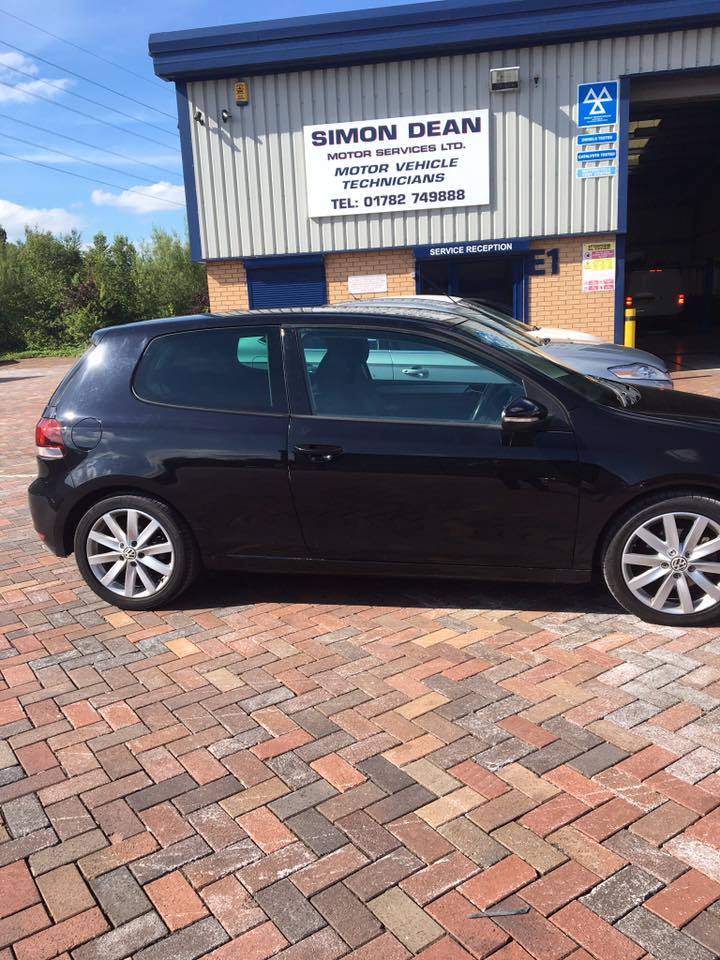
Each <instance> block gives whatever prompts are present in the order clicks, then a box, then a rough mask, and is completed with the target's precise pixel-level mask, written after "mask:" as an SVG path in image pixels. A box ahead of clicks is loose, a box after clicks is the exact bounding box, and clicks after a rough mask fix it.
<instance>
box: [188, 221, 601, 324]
mask: <svg viewBox="0 0 720 960" xmlns="http://www.w3.org/2000/svg"><path fill="white" fill-rule="evenodd" d="M610 239H612V236H611V235H610V236H605V235H603V236H597V237H595V236H593V237H586V238H585V242H595V241H602V240H610ZM582 246H583V238H581V237H566V238H557V239H549V240H536V241H533V242H532V243H531V247H532V248H533V249H535V250H550V249H552V248H553V247H557V248H558V250H559V251H560V272H559V273H558V274H556V275H555V276H552V275H551V274H550V261H549V259H548V261H547V273H546V275H545V276H544V277H531V278H530V280H529V285H530V320H531V322H532V323H535V324H538V325H540V326H542V325H549V326H554V327H565V328H568V329H575V330H584V331H586V332H588V333H595V334H597V335H598V336H600V337H602V338H603V339H604V340H610V341H612V340H613V338H614V327H615V294H614V293H583V292H582ZM377 273H385V274H387V278H388V289H387V293H386V294H382V293H379V294H374V293H369V294H362V295H358V299H362V300H372V299H375V298H377V297H382V296H389V297H402V296H412V295H414V293H415V260H414V257H413V252H412V250H408V249H403V250H378V251H373V252H369V253H331V254H327V255H326V257H325V275H326V278H327V296H328V303H339V302H341V301H343V300H350V299H352V298H351V296H350V294H349V293H348V277H349V276H354V275H362V274H377ZM207 274H208V293H209V296H210V309H211V310H213V311H216V312H217V313H227V312H231V311H233V310H247V309H248V306H249V302H248V288H247V275H246V273H245V268H244V266H243V264H242V261H240V260H220V261H215V262H211V263H208V265H207Z"/></svg>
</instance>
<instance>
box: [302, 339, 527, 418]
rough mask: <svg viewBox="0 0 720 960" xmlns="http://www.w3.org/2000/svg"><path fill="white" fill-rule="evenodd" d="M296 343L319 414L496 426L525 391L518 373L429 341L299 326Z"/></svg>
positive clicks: (315, 407) (312, 403)
mask: <svg viewBox="0 0 720 960" xmlns="http://www.w3.org/2000/svg"><path fill="white" fill-rule="evenodd" d="M300 343H301V349H302V355H303V360H304V364H305V374H306V378H307V383H308V388H309V393H310V400H311V408H312V411H313V413H316V414H318V415H321V416H345V417H361V418H364V419H392V420H422V421H426V422H428V421H445V422H461V423H479V424H484V425H486V426H489V425H494V426H499V424H500V417H501V414H502V410H503V408H504V407H505V405H506V404H507V403H508V402H509V401H510V400H511V399H513V398H515V397H518V396H523V395H524V389H523V386H522V383H521V382H520V380H519V379H518V378H515V377H513V376H512V375H510V374H508V373H506V372H505V371H502V370H500V369H499V368H497V367H495V366H492V365H490V364H487V363H485V362H484V361H481V360H477V359H473V358H472V357H471V356H468V355H466V354H464V353H462V352H461V351H459V350H456V349H454V348H452V347H447V346H445V345H444V344H443V343H442V342H440V341H437V340H434V339H431V338H426V337H415V336H411V335H405V334H396V333H389V332H387V331H382V330H368V331H364V330H363V331H359V330H353V329H350V328H346V329H342V328H336V329H329V330H328V329H323V330H322V331H319V330H306V331H300ZM378 344H380V345H387V346H388V347H389V349H387V350H382V349H379V347H378Z"/></svg>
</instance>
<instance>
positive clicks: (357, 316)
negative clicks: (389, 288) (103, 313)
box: [92, 300, 467, 343]
mask: <svg viewBox="0 0 720 960" xmlns="http://www.w3.org/2000/svg"><path fill="white" fill-rule="evenodd" d="M301 318H307V319H308V320H310V319H312V322H313V323H316V322H318V321H319V322H322V323H330V322H332V320H333V319H342V320H345V321H347V320H348V319H351V318H352V319H353V320H357V321H358V322H359V324H367V325H368V326H370V325H371V324H372V322H373V318H375V319H381V320H382V319H397V320H400V321H403V322H408V323H410V324H413V323H415V324H420V323H423V322H424V323H426V324H428V323H429V324H431V325H432V324H442V325H444V326H451V327H452V326H457V325H459V324H461V323H464V322H465V320H466V319H467V317H466V316H463V315H461V314H459V313H452V312H450V311H448V310H446V309H445V306H444V304H443V307H442V308H440V309H433V308H432V306H431V305H430V304H428V305H427V306H425V305H422V304H418V306H415V305H410V304H403V303H401V302H398V301H391V302H387V303H386V302H384V301H383V300H362V301H357V302H354V301H351V302H350V303H341V304H327V305H325V306H321V307H280V308H277V309H273V310H241V311H236V312H233V313H195V314H190V315H188V316H182V317H162V318H158V319H156V320H138V321H136V322H135V323H130V324H122V325H118V326H113V327H103V328H102V329H100V330H97V331H96V332H95V333H94V334H93V337H92V339H93V342H94V343H97V342H98V341H100V340H101V339H103V338H104V337H105V336H107V335H108V334H110V335H116V334H128V333H132V334H135V335H138V336H139V337H141V338H151V337H154V336H158V335H159V334H161V333H169V332H172V331H178V330H198V329H202V328H209V327H225V326H227V327H232V326H253V325H255V324H257V323H258V322H261V323H262V324H268V323H271V324H273V325H274V324H281V323H287V322H289V321H293V320H295V319H301Z"/></svg>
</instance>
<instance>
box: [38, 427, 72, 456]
mask: <svg viewBox="0 0 720 960" xmlns="http://www.w3.org/2000/svg"><path fill="white" fill-rule="evenodd" d="M35 452H36V453H37V455H38V456H39V457H41V458H42V459H43V460H58V459H60V458H61V457H64V456H65V444H64V443H63V437H62V424H61V423H60V422H59V420H53V419H48V418H47V417H41V418H40V419H39V420H38V422H37V426H36V427H35Z"/></svg>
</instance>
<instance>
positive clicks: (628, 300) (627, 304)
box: [625, 294, 633, 308]
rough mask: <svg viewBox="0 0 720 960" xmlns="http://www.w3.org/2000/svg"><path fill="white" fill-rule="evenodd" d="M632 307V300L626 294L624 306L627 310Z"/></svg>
mask: <svg viewBox="0 0 720 960" xmlns="http://www.w3.org/2000/svg"><path fill="white" fill-rule="evenodd" d="M632 305H633V298H632V297H631V296H630V295H629V294H628V296H627V297H625V306H626V307H627V308H630V307H632Z"/></svg>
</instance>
